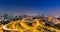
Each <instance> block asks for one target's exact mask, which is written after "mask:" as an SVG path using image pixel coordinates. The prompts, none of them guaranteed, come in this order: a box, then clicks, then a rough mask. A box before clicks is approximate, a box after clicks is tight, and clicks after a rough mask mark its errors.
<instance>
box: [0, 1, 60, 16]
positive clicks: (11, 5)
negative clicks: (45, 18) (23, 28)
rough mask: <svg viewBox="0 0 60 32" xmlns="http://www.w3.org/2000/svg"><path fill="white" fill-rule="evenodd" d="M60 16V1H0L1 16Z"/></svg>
mask: <svg viewBox="0 0 60 32" xmlns="http://www.w3.org/2000/svg"><path fill="white" fill-rule="evenodd" d="M5 13H8V14H16V15H20V14H28V15H41V14H45V15H50V16H60V0H0V14H5Z"/></svg>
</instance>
